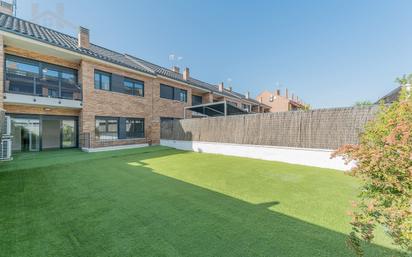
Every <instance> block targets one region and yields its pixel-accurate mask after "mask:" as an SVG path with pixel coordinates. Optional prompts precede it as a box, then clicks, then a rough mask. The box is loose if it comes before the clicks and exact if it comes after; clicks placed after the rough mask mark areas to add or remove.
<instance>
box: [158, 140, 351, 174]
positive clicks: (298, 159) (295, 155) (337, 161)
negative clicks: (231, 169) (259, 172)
mask: <svg viewBox="0 0 412 257" xmlns="http://www.w3.org/2000/svg"><path fill="white" fill-rule="evenodd" d="M160 144H161V145H164V146H168V147H173V148H176V149H181V150H187V151H195V152H203V153H214V154H223V155H230V156H239V157H247V158H254V159H261V160H268V161H279V162H286V163H292V164H301V165H307V166H314V167H321V168H330V169H337V170H344V171H346V170H349V169H350V168H351V167H352V165H345V163H344V161H343V160H342V159H341V158H334V159H331V158H330V156H331V153H332V152H333V151H331V150H324V149H310V148H293V147H278V146H266V145H241V144H228V143H214V142H201V141H180V140H164V139H162V140H160Z"/></svg>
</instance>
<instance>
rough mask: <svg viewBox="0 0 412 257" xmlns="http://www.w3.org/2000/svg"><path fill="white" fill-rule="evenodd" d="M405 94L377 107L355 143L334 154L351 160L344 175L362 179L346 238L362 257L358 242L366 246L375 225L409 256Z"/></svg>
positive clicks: (411, 129)
mask: <svg viewBox="0 0 412 257" xmlns="http://www.w3.org/2000/svg"><path fill="white" fill-rule="evenodd" d="M408 94H409V92H407V91H406V90H405V88H404V89H403V90H402V92H401V95H400V98H399V101H398V102H395V103H393V104H391V105H390V106H385V105H383V103H382V104H381V111H380V112H379V113H378V114H377V117H376V118H375V119H374V120H373V121H371V122H369V123H368V124H367V125H366V127H365V131H364V133H363V134H362V135H361V139H360V143H359V144H358V145H345V146H343V147H341V148H340V149H338V150H337V151H336V152H335V153H334V156H341V157H343V158H344V160H345V161H346V162H347V163H349V162H352V161H354V163H355V167H354V168H353V169H352V170H351V171H350V173H349V174H351V175H352V176H355V177H358V178H360V179H361V180H362V187H361V193H360V195H359V200H358V202H356V203H354V208H353V211H352V212H351V216H352V221H351V225H352V232H351V233H350V236H349V238H348V240H347V243H348V245H349V246H350V247H351V248H352V249H353V250H354V251H355V252H356V253H357V255H358V256H363V251H362V249H361V239H363V240H365V241H367V242H371V240H372V239H373V237H374V236H373V234H374V230H375V228H376V226H377V225H382V226H383V228H384V230H385V232H386V233H387V234H388V235H389V236H390V237H391V238H392V239H393V243H394V244H396V245H398V246H401V247H402V248H403V249H405V250H406V251H407V252H412V215H411V213H412V193H411V188H412V96H408Z"/></svg>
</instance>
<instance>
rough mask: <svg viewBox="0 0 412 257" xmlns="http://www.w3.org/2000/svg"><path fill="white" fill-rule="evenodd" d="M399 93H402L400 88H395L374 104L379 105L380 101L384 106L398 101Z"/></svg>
mask: <svg viewBox="0 0 412 257" xmlns="http://www.w3.org/2000/svg"><path fill="white" fill-rule="evenodd" d="M401 91H402V86H399V87H397V88H395V89H394V90H392V91H391V92H389V93H388V94H386V95H385V96H383V97H381V98H380V99H379V100H378V101H376V103H375V104H379V103H380V102H382V101H383V102H384V103H385V104H390V103H393V102H395V101H397V100H398V99H399V95H400V93H401Z"/></svg>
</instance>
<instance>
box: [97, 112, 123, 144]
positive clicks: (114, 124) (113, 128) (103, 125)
mask: <svg viewBox="0 0 412 257" xmlns="http://www.w3.org/2000/svg"><path fill="white" fill-rule="evenodd" d="M118 131H119V120H118V119H117V118H107V117H98V118H96V129H95V134H96V139H98V140H115V139H118V138H119V135H118V134H119V133H118Z"/></svg>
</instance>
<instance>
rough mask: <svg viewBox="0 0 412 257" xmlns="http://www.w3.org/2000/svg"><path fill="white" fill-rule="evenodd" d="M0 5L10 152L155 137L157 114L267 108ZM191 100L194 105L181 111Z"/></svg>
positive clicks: (84, 32)
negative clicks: (11, 150)
mask: <svg viewBox="0 0 412 257" xmlns="http://www.w3.org/2000/svg"><path fill="white" fill-rule="evenodd" d="M0 2H1V1H0ZM1 6H3V5H1ZM6 7H8V8H9V9H6V11H4V10H3V9H1V8H0V11H2V10H3V12H2V13H0V65H2V67H1V69H0V70H1V72H0V83H1V85H0V109H1V108H2V109H4V110H5V111H6V115H8V116H10V117H11V130H12V136H13V143H12V149H13V150H14V151H41V150H44V149H55V148H58V149H59V148H72V147H83V148H88V149H92V148H98V147H104V146H120V145H138V144H158V143H159V142H160V122H161V120H170V119H181V118H184V117H185V113H186V112H187V114H186V115H187V117H192V116H193V115H194V114H196V113H198V111H200V112H201V110H203V109H204V110H206V109H207V111H205V112H203V113H202V112H201V114H202V115H209V116H215V115H218V114H219V115H220V114H227V115H230V114H238V113H250V112H267V111H269V109H270V106H268V105H266V104H264V103H262V102H259V101H257V100H254V99H251V98H250V97H249V95H248V94H247V95H243V94H239V93H236V92H234V91H233V90H232V89H231V88H228V89H226V88H224V86H223V84H220V85H213V84H209V83H206V82H203V81H200V80H198V79H195V78H193V77H191V75H190V71H189V69H188V68H185V69H184V70H183V72H180V70H179V68H177V67H173V68H172V69H167V68H164V67H161V66H159V65H156V64H153V63H151V62H148V61H145V60H142V59H140V58H137V57H134V56H131V55H128V54H121V53H118V52H116V51H112V50H109V49H106V48H103V47H100V46H98V45H95V44H92V43H91V40H90V33H89V30H88V29H86V28H80V29H79V33H78V36H77V37H72V36H69V35H66V34H63V33H60V32H58V31H56V30H52V29H49V28H47V27H44V26H40V25H38V24H35V23H32V22H28V21H25V20H22V19H19V18H17V17H14V16H12V15H11V14H12V13H13V12H12V11H11V10H10V6H9V5H6ZM7 10H8V11H7ZM222 104H223V105H222ZM194 106H200V109H199V108H198V109H196V110H189V108H190V107H194ZM222 108H223V111H222Z"/></svg>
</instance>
